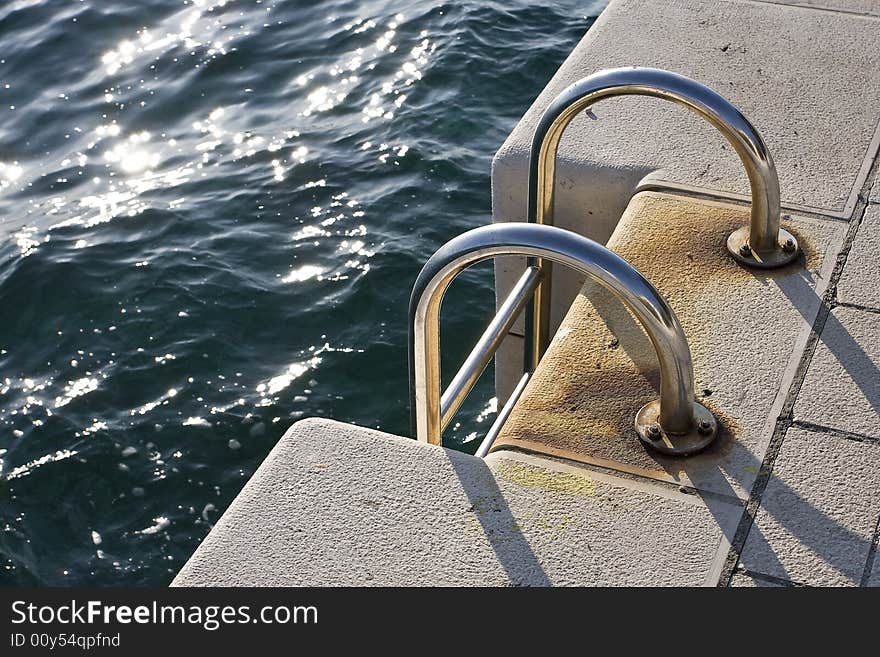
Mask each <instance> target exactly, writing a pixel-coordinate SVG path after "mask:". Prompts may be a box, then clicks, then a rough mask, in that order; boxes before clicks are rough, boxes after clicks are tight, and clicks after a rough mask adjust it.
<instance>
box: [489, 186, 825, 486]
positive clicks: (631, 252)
mask: <svg viewBox="0 0 880 657" xmlns="http://www.w3.org/2000/svg"><path fill="white" fill-rule="evenodd" d="M748 221H749V209H748V207H744V206H738V205H732V204H724V203H719V202H715V201H703V200H699V199H693V198H687V197H683V196H678V195H673V194H669V193H662V192H643V193H641V194H638V195H636V196H635V197H633V199H632V201H631V202H630V204H629V206H628V207H627V210H626V211H625V212H624V214H623V216H622V218H621V220H620V223H619V224H618V226H617V228H616V230H615V232H614V234H613V235H612V236H611V238H610V239H609V241H608V247H609V248H611V249H612V250H614V251H615V252H617V253H618V254H619V255H621V256H622V257H624V258H626V259H627V260H628V261H629V262H631V263H632V264H633V265H634V266H635V267H636V268H637V269H638V270H639V271H641V272H642V273H643V274H644V275H645V276H646V277H647V278H648V279H649V280H650V281H651V282H652V283H653V284H654V285H655V286H656V287H657V288H658V289H659V290H660V292H661V293H662V294H663V295H664V296H665V297H666V299H667V301H668V302H669V304H670V305H671V306H672V308H673V309H674V311H675V313H676V314H677V316H678V318H679V320H680V321H681V324H682V326H683V327H684V330H685V333H686V335H687V337H688V341H689V344H690V348H691V353H692V356H693V361H694V373H695V379H696V395H697V400H698V401H700V402H701V403H703V404H704V405H706V406H707V407H708V408H709V409H710V410H711V411H712V412H713V413H714V414H715V416H716V418H717V419H718V420H719V424H720V429H721V431H720V434H719V438H718V440H717V441H716V442H715V443H714V444H713V445H712V446H711V447H710V448H709V449H707V450H706V451H705V452H704V453H703V454H702V455H698V456H696V457H690V458H689V459H685V460H684V462H683V461H682V460H681V459H675V458H669V457H663V456H661V455H659V454H657V453H655V452H653V451H652V450H650V448H647V447H645V446H643V444H642V443H641V442H640V441H639V440H638V438H637V436H636V433H635V430H634V428H633V419H634V417H635V414H636V412H637V411H638V409H639V408H641V406H642V405H644V404H645V403H647V402H649V401H652V400H654V399H656V398H657V394H658V393H657V391H658V389H659V371H658V365H657V358H656V355H655V353H654V349H653V347H652V345H651V344H650V342H649V340H648V338H647V336H646V335H645V333H644V331H643V330H642V329H641V326H640V325H639V324H638V322H637V321H636V320H635V318H634V317H633V316H632V315H631V314H630V313H629V311H627V310H626V308H625V307H624V306H623V305H622V304H621V303H620V302H619V301H618V300H617V299H616V298H615V297H614V296H613V295H611V293H609V292H607V291H606V290H604V289H603V288H601V287H600V286H599V285H597V284H594V283H592V282H589V281H588V282H587V283H586V284H585V285H584V287H583V288H582V290H581V293H580V294H579V295H578V297H577V298H576V299H575V301H574V303H573V304H572V307H571V309H570V310H569V312H568V314H567V315H566V317H565V320H564V321H563V323H562V326H561V328H560V330H559V331H558V333H557V334H556V336H555V337H554V339H553V341H552V343H551V345H550V347H549V349H548V351H547V354H546V356H545V358H544V360H543V361H542V363H541V366H540V367H539V368H538V370H537V371H536V372H535V374H534V376H533V378H532V380H531V382H530V383H529V384H528V386H527V387H526V390H525V391H524V393H523V395H522V397H521V398H520V400H519V402H518V403H517V406H516V407H515V409H514V411H513V413H512V415H511V417H510V419H509V420H508V422H507V424H506V425H505V427H504V429H503V430H502V432H501V434H500V436H499V437H498V439H497V440H496V442H495V445H494V447H493V451H497V450H502V449H519V450H525V451H529V452H538V453H543V454H548V455H552V456H557V457H563V458H567V459H571V460H574V461H579V462H585V463H591V464H597V465H602V466H603V467H612V468H615V469H620V470H623V471H627V472H637V473H639V474H647V476H650V477H652V478H658V479H663V480H672V481H676V482H683V483H690V482H691V481H692V479H693V477H692V476H691V474H692V472H691V470H692V468H691V467H690V465H689V464H691V463H695V462H698V463H699V464H700V467H701V468H703V469H706V468H708V469H714V470H716V471H717V470H718V468H719V464H721V465H722V466H723V468H722V469H726V465H724V464H725V463H726V461H728V460H729V459H731V458H734V457H733V456H732V453H733V452H734V451H735V449H736V446H737V442H738V441H739V440H740V439H741V437H742V433H743V431H742V427H743V424H744V422H743V420H744V418H741V417H738V416H737V413H736V412H735V411H734V410H733V409H738V408H742V405H741V404H740V403H738V400H740V399H741V396H742V395H743V394H749V393H748V392H747V390H746V386H744V385H742V384H738V383H737V380H738V379H743V378H746V379H747V378H748V377H749V373H750V372H743V371H742V370H743V369H744V368H745V369H747V370H750V371H751V373H753V374H752V378H753V379H754V380H753V381H751V382H750V384H751V385H761V386H762V387H766V388H767V389H768V390H770V389H771V388H772V392H773V393H774V394H775V392H776V391H778V389H779V382H778V379H779V377H781V375H782V371H783V370H784V368H785V364H786V362H787V358H788V354H789V353H790V348H789V346H788V344H787V340H788V339H787V338H784V337H783V338H782V340H780V342H782V344H781V345H774V348H773V349H767V350H766V351H765V352H762V350H761V347H762V344H760V343H761V342H766V341H767V339H766V338H764V337H762V335H761V331H762V330H769V331H773V332H775V333H776V334H777V336H778V337H782V334H783V333H791V340H793V339H794V336H795V335H796V332H797V328H798V326H797V322H796V321H793V320H797V319H799V318H800V312H799V310H798V309H797V308H795V307H794V306H797V305H798V304H799V303H802V300H801V299H802V298H803V299H808V298H809V295H810V294H813V292H812V289H813V287H814V285H815V280H816V278H817V277H818V273H819V270H820V269H821V266H822V261H823V257H824V255H823V249H822V248H820V247H819V246H817V245H816V243H815V239H814V236H813V233H814V232H815V229H813V228H812V226H811V225H810V224H809V223H807V222H805V221H802V220H797V219H789V218H788V217H783V225H784V226H785V228H786V229H787V230H789V231H790V232H792V233H793V234H795V235H796V237H797V239H798V241H799V243H800V244H801V246H802V247H803V254H802V255H801V257H800V258H798V260H796V261H795V262H794V263H792V264H791V265H789V266H787V267H783V268H781V269H778V270H769V271H768V270H757V269H749V268H746V267H743V266H741V265H739V264H738V263H737V262H736V261H735V260H734V259H733V258H731V257H730V255H729V254H728V252H727V248H726V240H727V236H728V235H729V234H730V233H731V232H732V231H733V230H735V229H737V228H739V227H740V226H743V225H744V224H747V223H748ZM819 237H820V239H821V238H822V237H824V235H823V234H822V233H821V232H820V233H819ZM771 313H774V314H776V315H777V317H768V323H767V324H766V326H764V325H762V323H761V322H762V316H768V315H769V314H771ZM771 320H772V321H771ZM749 323H752V324H753V325H754V327H753V329H752V328H750V327H749V326H748V324H749ZM737 335H739V336H740V337H739V338H736V336H737ZM743 336H749V342H748V343H747V344H748V349H749V350H751V351H752V352H755V353H764V354H765V355H764V356H763V357H762V359H761V362H749V360H748V356H747V354H744V353H741V352H737V350H736V348H735V345H734V344H733V343H732V340H735V339H739V340H742V337H743ZM719 343H721V344H719ZM744 344H746V343H744ZM751 440H754V438H751ZM741 451H742V450H740V452H741ZM738 458H740V459H742V454H740V455H739V457H738ZM755 458H757V454H756V455H755ZM758 462H760V460H758ZM713 478H715V479H717V477H714V475H713ZM744 483H747V482H744ZM725 492H726V491H725Z"/></svg>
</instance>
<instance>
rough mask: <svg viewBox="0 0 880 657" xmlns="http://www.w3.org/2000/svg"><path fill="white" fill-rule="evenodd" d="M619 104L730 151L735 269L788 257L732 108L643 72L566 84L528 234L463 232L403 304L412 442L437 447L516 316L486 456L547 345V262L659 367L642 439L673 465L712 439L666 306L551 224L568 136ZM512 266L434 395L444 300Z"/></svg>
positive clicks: (545, 147)
mask: <svg viewBox="0 0 880 657" xmlns="http://www.w3.org/2000/svg"><path fill="white" fill-rule="evenodd" d="M622 95H642V96H652V97H656V98H661V99H664V100H671V101H673V102H675V103H677V104H680V105H684V106H685V107H687V108H689V109H691V110H692V111H694V112H696V113H697V114H698V115H700V116H702V117H703V118H705V119H706V120H708V121H709V122H710V123H711V124H712V125H714V126H715V127H716V128H718V129H719V131H720V132H721V133H722V134H723V135H724V136H725V137H726V138H727V140H728V141H729V142H730V144H731V145H732V146H733V148H734V150H735V151H736V152H737V154H738V155H739V157H740V159H741V160H742V162H743V165H744V166H745V169H746V173H747V174H748V178H749V183H750V186H751V195H752V209H751V219H750V224H749V226H743V227H742V228H740V229H739V230H737V231H735V232H734V233H732V234H731V235H730V237H729V238H728V241H727V248H728V250H729V251H730V253H731V255H732V256H733V257H734V258H735V259H736V260H737V261H738V262H740V263H741V264H743V265H745V266H754V267H762V268H769V267H779V266H782V265H785V264H788V263H789V262H791V261H792V260H793V259H794V258H795V257H796V256H797V254H798V245H797V241H796V240H795V238H794V236H793V235H791V234H790V233H788V232H787V231H785V230H783V229H781V228H780V226H779V215H780V201H779V180H778V176H777V173H776V167H775V165H774V164H773V159H772V157H771V156H770V152H769V151H768V149H767V147H766V145H765V144H764V141H763V139H762V138H761V136H760V134H759V133H758V131H757V130H756V129H755V127H754V126H753V125H752V124H751V123H750V122H749V120H748V119H746V118H745V116H743V114H742V113H741V112H740V111H739V110H738V109H737V108H736V107H735V106H733V105H732V104H731V103H730V102H729V101H727V100H726V99H725V98H723V97H722V96H720V95H719V94H717V93H716V92H714V91H713V90H711V89H709V88H708V87H706V86H705V85H702V84H700V83H699V82H696V81H694V80H691V79H690V78H687V77H685V76H682V75H678V74H676V73H671V72H669V71H663V70H659V69H651V68H618V69H609V70H604V71H599V72H598V73H595V74H593V75H591V76H589V77H587V78H584V79H582V80H580V81H578V82H575V83H574V84H572V85H571V86H569V87H568V88H566V89H565V90H564V91H563V92H562V93H561V94H560V95H559V96H557V98H556V99H555V100H554V101H553V102H552V103H551V104H550V106H549V107H548V109H547V110H546V111H545V112H544V114H543V115H542V117H541V119H540V121H539V123H538V127H537V128H536V130H535V134H534V137H533V140H532V145H531V154H530V163H529V186H528V215H527V216H528V222H529V223H522V222H516V223H496V224H491V225H489V226H483V227H480V228H475V229H473V230H470V231H467V232H466V233H464V234H462V235H460V236H458V237H456V238H454V239H453V240H451V241H450V242H448V243H447V244H445V245H444V246H443V247H441V248H440V249H439V250H438V251H437V252H436V253H435V254H434V255H433V256H431V258H429V259H428V261H427V262H426V263H425V266H424V268H423V269H422V271H421V272H420V274H419V276H418V278H417V279H416V282H415V285H414V287H413V291H412V296H411V298H410V305H409V369H410V396H411V419H412V428H413V432H414V433H415V436H416V438H417V439H418V440H420V441H424V442H428V443H431V444H434V445H440V444H441V442H442V437H441V436H442V432H443V430H444V429H445V428H446V427H447V425H448V424H449V422H450V421H451V420H452V417H453V416H454V415H455V413H456V411H458V409H459V408H460V406H461V404H462V402H463V401H464V398H465V397H466V396H467V394H468V393H469V392H470V391H471V390H472V389H473V386H474V385H475V384H476V382H477V379H478V378H479V377H480V374H482V372H483V370H484V369H485V368H486V366H487V365H488V364H489V361H490V360H492V358H493V357H494V355H495V352H496V351H497V350H498V347H499V346H500V344H501V342H502V340H503V339H504V337H505V335H506V334H507V332H508V331H509V329H510V328H511V326H512V325H513V323H514V322H515V321H516V319H517V317H518V316H519V314H520V313H521V312H523V310H525V312H526V318H525V322H526V326H525V329H526V331H525V353H524V365H523V375H522V377H521V378H520V380H519V382H518V384H517V385H516V387H515V389H514V391H513V393H512V394H511V396H510V398H509V399H508V400H507V402H506V403H505V404H504V406H503V407H502V408H501V410H500V411H499V412H498V416H497V418H496V420H495V422H494V424H493V425H492V427H491V428H490V429H489V431H488V433H487V435H486V437H485V438H484V440H483V442H482V443H481V445H480V447H479V449H478V450H477V452H476V454H477V455H478V456H485V455H486V454H488V452H489V449H490V448H491V446H492V443H493V442H494V441H495V438H496V437H497V436H498V434H499V432H500V431H501V428H502V427H503V425H504V423H505V421H506V420H507V418H508V417H509V415H510V413H511V411H512V409H513V407H514V405H515V404H516V402H517V400H518V399H519V397H520V395H521V394H522V391H523V390H524V389H525V387H526V384H527V383H528V381H529V379H530V377H531V375H532V373H533V372H534V371H535V369H536V368H537V366H538V363H539V362H540V359H541V357H542V356H543V354H544V352H545V351H546V348H547V345H548V344H549V341H550V335H549V332H550V281H551V276H552V266H551V264H552V263H553V262H557V263H560V264H564V265H566V266H569V267H571V268H573V269H575V270H577V271H579V272H580V273H581V274H583V275H585V276H587V277H589V278H592V279H594V280H595V281H596V282H598V283H599V284H600V285H602V286H603V287H605V288H607V289H608V290H609V291H611V292H613V293H614V294H615V295H616V296H617V297H618V298H619V299H620V300H621V301H622V302H623V303H624V304H625V305H626V306H627V308H629V310H630V311H631V312H632V313H633V314H634V315H635V317H636V318H637V319H638V320H639V321H640V323H641V324H642V326H643V328H644V329H645V332H646V333H647V334H648V337H649V338H650V340H651V343H652V344H653V345H654V348H655V350H656V352H657V356H658V360H659V363H660V379H661V383H660V399H659V400H657V401H654V402H651V403H649V404H647V405H645V406H644V407H643V408H642V409H641V410H640V411H639V412H638V413H637V415H636V418H635V428H636V431H637V433H638V435H639V438H640V439H641V440H642V441H643V442H645V443H646V444H648V445H650V446H651V447H652V448H654V449H656V450H658V451H660V452H663V453H667V454H674V455H679V456H681V455H687V454H692V453H695V452H697V451H699V450H701V449H704V448H705V447H706V446H707V445H708V444H709V443H711V442H712V440H714V438H715V436H716V435H717V422H716V420H715V418H714V417H713V416H712V414H711V412H710V411H709V410H708V409H707V408H705V407H704V406H702V405H701V404H699V403H697V402H696V401H695V400H694V391H693V387H694V385H693V382H694V376H693V365H692V362H691V354H690V349H689V347H688V344H687V339H686V338H685V335H684V332H683V331H682V329H681V326H680V324H679V322H678V319H677V318H676V316H675V313H674V312H673V311H672V309H671V308H670V307H669V305H668V304H667V302H666V300H665V299H664V298H663V296H662V295H661V294H660V293H659V292H658V291H657V290H656V289H655V288H654V286H653V285H651V283H650V282H649V281H648V280H647V279H645V277H644V276H642V275H641V274H640V273H639V272H638V271H637V270H636V269H635V268H634V267H633V266H632V265H630V264H629V263H628V262H627V261H625V260H624V259H623V258H620V257H619V256H617V255H616V254H614V253H613V252H611V251H609V250H608V249H606V248H605V247H604V246H602V245H600V244H597V243H596V242H593V241H592V240H589V239H587V238H586V237H582V236H580V235H577V234H575V233H573V232H571V231H566V230H562V229H560V228H555V227H553V226H552V225H551V224H552V223H553V201H554V193H555V189H554V187H555V185H554V183H555V175H556V154H557V149H558V145H559V141H560V139H561V138H562V134H563V133H564V131H565V128H566V127H567V126H568V125H569V123H570V122H571V120H572V119H573V118H574V117H575V116H576V115H577V114H578V113H580V112H582V111H584V110H586V109H587V108H589V107H590V106H592V105H593V104H595V103H596V102H598V101H600V100H602V99H604V98H611V97H614V96H622ZM510 255H515V256H527V257H528V261H527V267H526V270H525V271H524V272H523V274H522V276H521V277H520V278H519V280H518V281H517V283H516V284H515V285H514V286H513V289H512V291H511V292H510V294H509V295H508V297H507V298H506V299H505V301H504V302H503V303H502V304H501V306H500V307H499V309H498V312H497V314H496V315H495V317H494V318H493V319H492V321H491V322H490V324H489V326H488V327H487V328H486V330H485V331H484V333H483V334H482V336H481V337H480V339H479V340H478V341H477V343H476V345H475V346H474V348H473V349H472V350H471V352H470V354H469V355H468V357H467V358H466V359H465V361H464V363H463V365H462V366H461V368H460V369H459V370H458V372H457V373H456V375H455V377H454V378H453V380H452V382H451V383H450V385H449V387H448V388H447V389H446V391H444V392H443V394H442V395H441V394H440V358H439V356H440V351H439V350H440V336H439V331H440V323H439V322H440V306H441V304H442V301H443V296H444V294H445V292H446V290H447V288H448V287H449V285H450V284H451V283H452V281H453V280H454V279H455V278H456V276H458V274H460V273H461V272H462V271H464V270H465V269H467V268H468V267H470V266H472V265H474V264H476V263H478V262H481V261H484V260H486V259H489V258H495V257H498V256H510Z"/></svg>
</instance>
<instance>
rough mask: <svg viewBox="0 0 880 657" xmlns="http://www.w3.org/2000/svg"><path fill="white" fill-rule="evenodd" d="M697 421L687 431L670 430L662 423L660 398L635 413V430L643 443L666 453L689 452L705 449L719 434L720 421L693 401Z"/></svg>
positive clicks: (675, 454) (682, 454)
mask: <svg viewBox="0 0 880 657" xmlns="http://www.w3.org/2000/svg"><path fill="white" fill-rule="evenodd" d="M693 409H694V422H693V425H692V426H691V430H690V431H688V432H687V433H669V432H667V431H665V430H664V429H663V427H662V426H660V422H659V419H660V401H659V400H657V401H652V402H650V403H648V404H645V405H644V406H642V408H641V409H640V410H639V412H638V413H636V420H635V427H636V433H638V434H639V438H640V439H641V441H642V442H643V443H645V444H646V445H648V446H649V447H651V449H654V450H656V451H658V452H662V453H663V454H670V455H672V456H687V455H688V454H695V453H697V452H699V451H700V450H703V449H706V447H708V446H709V445H710V444H711V443H712V441H713V440H715V438H716V436H717V435H718V422H717V421H716V420H715V416H713V415H712V412H711V411H710V410H709V409H708V408H706V407H705V406H703V405H702V404H700V403H698V402H693Z"/></svg>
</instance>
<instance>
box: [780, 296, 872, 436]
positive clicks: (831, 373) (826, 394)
mask: <svg viewBox="0 0 880 657" xmlns="http://www.w3.org/2000/svg"><path fill="white" fill-rule="evenodd" d="M878 345H880V314H877V313H871V312H866V311H863V310H857V309H853V308H844V307H838V308H835V309H834V310H833V311H832V312H831V314H830V315H829V317H828V320H827V322H826V323H825V327H824V328H823V329H822V336H821V338H820V342H819V345H818V346H817V348H816V353H815V354H813V360H812V361H811V362H810V367H809V369H808V370H807V376H806V378H805V379H804V384H803V387H802V388H801V391H800V394H799V395H798V398H797V402H796V403H795V408H794V416H795V419H797V420H804V421H806V422H810V423H812V424H819V425H822V426H827V427H832V428H834V429H841V430H844V431H850V432H853V433H858V434H862V435H864V436H868V437H871V438H880V347H878Z"/></svg>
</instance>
